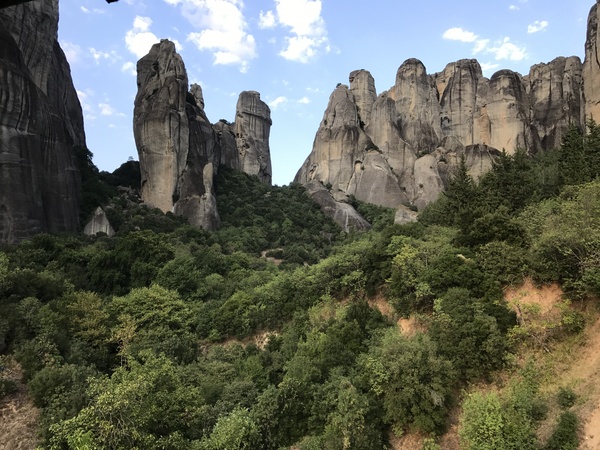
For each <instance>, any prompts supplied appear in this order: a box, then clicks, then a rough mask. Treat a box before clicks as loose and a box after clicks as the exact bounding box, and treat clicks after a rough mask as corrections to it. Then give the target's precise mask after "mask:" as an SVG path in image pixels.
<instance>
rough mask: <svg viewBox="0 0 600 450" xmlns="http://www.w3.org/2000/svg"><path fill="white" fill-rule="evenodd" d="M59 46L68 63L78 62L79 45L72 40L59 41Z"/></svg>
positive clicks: (79, 54)
mask: <svg viewBox="0 0 600 450" xmlns="http://www.w3.org/2000/svg"><path fill="white" fill-rule="evenodd" d="M60 47H61V48H62V50H63V52H64V54H65V56H66V58H67V61H69V64H75V63H77V62H79V58H80V57H81V53H82V52H81V47H80V46H79V45H77V44H74V43H73V42H69V41H60Z"/></svg>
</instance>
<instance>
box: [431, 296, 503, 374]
mask: <svg viewBox="0 0 600 450" xmlns="http://www.w3.org/2000/svg"><path fill="white" fill-rule="evenodd" d="M489 309H490V308H488V307H487V305H486V304H485V302H482V301H478V300H476V299H475V298H473V297H471V294H470V291H468V290H467V289H464V288H452V289H449V290H448V291H447V292H446V294H445V295H444V296H443V297H442V298H441V299H440V300H439V301H438V303H437V304H436V308H435V311H436V314H435V315H434V317H433V320H432V324H431V329H430V333H431V337H432V338H433V340H434V341H436V343H437V345H438V347H439V352H440V354H441V355H443V356H445V357H446V358H448V359H449V360H450V361H452V364H453V366H454V367H455V368H456V369H457V370H458V372H459V373H460V375H461V377H462V378H464V379H466V380H476V379H478V378H481V377H483V376H486V375H488V374H489V373H490V372H492V371H493V370H497V369H500V368H501V367H502V364H503V361H504V356H505V353H506V350H507V343H506V339H505V336H504V333H503V332H502V331H501V330H500V327H499V326H498V323H497V321H496V318H495V317H494V316H493V315H492V314H493V313H492V314H490V311H489ZM494 309H495V311H493V312H500V313H503V314H504V315H505V316H506V317H508V316H509V312H508V310H506V309H504V311H502V310H501V309H499V308H498V309H496V308H494ZM505 320H509V319H508V318H506V319H505Z"/></svg>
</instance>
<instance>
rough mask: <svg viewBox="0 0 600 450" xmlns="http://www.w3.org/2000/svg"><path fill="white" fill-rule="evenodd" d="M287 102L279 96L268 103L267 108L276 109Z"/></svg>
mask: <svg viewBox="0 0 600 450" xmlns="http://www.w3.org/2000/svg"><path fill="white" fill-rule="evenodd" d="M287 101H288V99H287V98H285V97H283V96H279V97H277V98H276V99H275V100H272V101H270V102H269V106H270V107H271V108H273V109H277V107H278V106H279V105H282V104H283V103H286V102H287Z"/></svg>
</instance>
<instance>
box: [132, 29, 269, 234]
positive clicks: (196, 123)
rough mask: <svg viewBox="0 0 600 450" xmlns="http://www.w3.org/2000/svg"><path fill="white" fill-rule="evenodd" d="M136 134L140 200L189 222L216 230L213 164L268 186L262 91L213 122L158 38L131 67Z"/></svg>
mask: <svg viewBox="0 0 600 450" xmlns="http://www.w3.org/2000/svg"><path fill="white" fill-rule="evenodd" d="M137 71H138V77H137V84H138V93H137V96H136V99H135V107H134V137H135V142H136V146H137V150H138V154H139V158H140V169H141V172H142V188H141V196H142V200H143V201H144V202H145V203H147V204H148V205H150V206H153V207H156V208H159V209H161V210H163V211H165V212H168V211H172V212H173V213H175V214H178V215H182V216H184V217H186V218H187V219H188V220H189V221H190V223H191V224H193V225H196V226H198V227H201V228H204V229H208V230H213V229H216V228H217V227H218V225H219V214H218V211H217V202H216V198H215V194H214V186H213V178H214V175H215V173H216V170H217V169H218V166H219V165H225V166H227V167H230V168H232V169H236V170H242V171H244V172H246V173H248V174H250V175H256V176H258V177H259V179H260V180H261V181H263V182H265V183H270V182H271V157H270V151H269V133H270V128H271V117H270V115H271V113H270V110H269V107H268V106H267V104H266V103H264V102H263V101H261V100H260V94H259V93H258V92H254V91H244V92H242V93H241V94H240V97H239V100H238V103H237V108H236V120H235V122H234V123H233V124H230V123H228V122H225V121H220V122H218V123H216V124H215V125H211V123H210V121H209V120H208V118H207V117H206V114H205V112H204V97H203V95H202V89H201V87H200V86H198V85H192V86H191V88H190V89H189V91H188V78H187V73H186V70H185V65H184V63H183V60H182V59H181V56H180V55H179V54H177V52H176V51H175V45H174V44H173V43H172V42H170V41H168V40H162V41H161V42H160V43H159V44H155V45H154V46H153V47H152V49H151V50H150V52H149V53H148V55H146V56H144V57H143V58H142V59H140V60H139V61H138V64H137Z"/></svg>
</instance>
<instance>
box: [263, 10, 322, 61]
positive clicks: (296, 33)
mask: <svg viewBox="0 0 600 450" xmlns="http://www.w3.org/2000/svg"><path fill="white" fill-rule="evenodd" d="M321 9H322V3H321V0H275V10H274V11H267V12H264V11H261V12H260V17H259V27H261V28H273V27H275V26H276V25H279V26H280V27H283V28H286V29H288V30H289V32H290V35H288V36H286V37H285V38H284V39H285V48H284V49H283V50H281V51H280V52H279V55H280V56H282V57H283V58H285V59H288V60H290V61H297V62H301V63H308V62H310V61H312V60H313V59H314V58H315V57H316V56H317V55H318V54H319V53H321V52H329V51H331V47H330V46H329V39H328V38H327V27H326V25H325V20H324V19H323V17H322V16H321Z"/></svg>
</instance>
